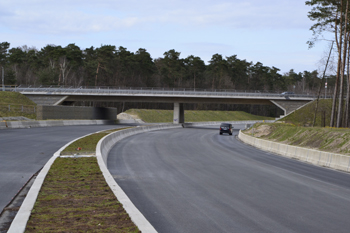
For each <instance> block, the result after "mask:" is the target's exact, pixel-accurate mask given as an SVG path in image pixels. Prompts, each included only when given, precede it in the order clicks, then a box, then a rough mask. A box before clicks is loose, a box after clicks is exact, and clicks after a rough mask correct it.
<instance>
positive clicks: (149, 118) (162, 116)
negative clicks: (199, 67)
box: [125, 109, 274, 123]
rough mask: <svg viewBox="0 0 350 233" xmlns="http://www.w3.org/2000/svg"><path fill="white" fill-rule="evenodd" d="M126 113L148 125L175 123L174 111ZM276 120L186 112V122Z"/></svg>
mask: <svg viewBox="0 0 350 233" xmlns="http://www.w3.org/2000/svg"><path fill="white" fill-rule="evenodd" d="M125 113H127V114H130V115H135V116H138V118H139V119H142V120H143V121H145V122H147V123H164V122H173V114H174V112H173V110H150V109H129V110H127V111H126V112H125ZM244 120H274V118H271V117H263V116H256V115H252V114H249V113H246V112H241V111H192V110H185V122H205V121H244Z"/></svg>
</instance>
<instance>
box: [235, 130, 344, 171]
mask: <svg viewBox="0 0 350 233" xmlns="http://www.w3.org/2000/svg"><path fill="white" fill-rule="evenodd" d="M238 138H239V139H240V140H241V141H243V142H245V143H247V144H249V145H252V146H254V147H258V146H257V145H256V140H259V141H266V142H269V141H268V140H263V139H257V138H255V137H252V136H250V135H247V134H244V133H242V131H241V130H240V131H239V134H238ZM278 144H281V143H278V142H271V147H270V148H266V149H264V150H265V151H270V152H274V153H276V154H279V155H281V156H285V157H289V158H295V159H298V160H300V161H304V162H308V163H311V164H313V165H316V166H322V167H328V168H332V169H337V170H340V171H344V172H349V166H350V156H346V155H342V154H336V153H330V152H325V151H319V150H313V149H308V148H303V147H298V146H292V145H285V146H284V144H283V147H282V148H284V149H285V150H286V148H287V150H288V151H293V150H294V152H295V153H294V156H293V155H292V154H290V155H288V153H286V152H285V151H282V150H280V149H281V146H279V147H278V148H279V149H278V150H276V149H273V146H272V145H275V146H276V145H278ZM281 145H282V144H281ZM260 149H262V148H260ZM298 152H299V153H300V155H299V153H298ZM305 153H306V154H305ZM321 158H323V159H321ZM334 158H336V159H334ZM344 160H345V161H344Z"/></svg>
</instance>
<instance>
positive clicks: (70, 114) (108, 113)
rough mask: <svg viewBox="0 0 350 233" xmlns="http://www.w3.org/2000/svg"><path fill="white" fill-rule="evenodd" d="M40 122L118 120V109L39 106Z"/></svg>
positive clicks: (37, 110)
mask: <svg viewBox="0 0 350 233" xmlns="http://www.w3.org/2000/svg"><path fill="white" fill-rule="evenodd" d="M36 116H37V119H38V120H48V119H85V120H95V119H99V120H116V119H117V109H116V108H97V107H74V106H49V105H38V106H37V108H36Z"/></svg>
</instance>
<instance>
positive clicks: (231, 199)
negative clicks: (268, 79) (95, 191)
mask: <svg viewBox="0 0 350 233" xmlns="http://www.w3.org/2000/svg"><path fill="white" fill-rule="evenodd" d="M237 132H238V131H235V134H237ZM108 168H109V170H110V172H111V173H112V175H113V176H114V178H115V180H116V181H117V182H118V183H119V185H120V186H121V187H122V188H123V190H124V191H125V192H126V194H127V195H128V196H129V197H130V199H131V200H132V201H133V203H134V204H135V205H136V207H137V208H138V209H139V210H140V211H141V212H142V213H143V214H144V216H145V217H146V218H147V219H148V220H149V221H150V223H151V224H152V225H153V226H154V227H155V228H156V230H157V231H158V232H160V233H163V232H164V233H175V232H181V233H185V232H191V233H195V232H201V233H202V232H230V233H232V232H259V233H261V232H278V233H281V232H308V233H310V232H317V233H320V232H327V233H329V232H337V233H338V232H349V229H350V221H349V216H350V175H349V174H346V173H342V172H338V171H333V170H330V169H325V168H320V167H316V166H312V165H309V164H305V163H301V162H299V161H296V160H291V159H287V158H283V157H281V156H277V155H274V154H270V153H265V152H262V151H260V150H257V149H255V148H253V147H251V146H248V145H246V144H244V143H242V142H240V141H238V140H237V139H236V137H235V135H233V136H228V135H219V131H218V129H217V128H213V129H209V128H185V129H172V130H163V131H154V132H148V133H143V134H139V135H135V136H132V137H128V138H126V139H124V140H122V141H120V142H119V143H118V144H117V145H116V146H115V147H114V148H113V149H112V151H111V152H110V155H109V158H108Z"/></svg>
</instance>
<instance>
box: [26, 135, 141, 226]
mask: <svg viewBox="0 0 350 233" xmlns="http://www.w3.org/2000/svg"><path fill="white" fill-rule="evenodd" d="M117 130H120V129H117ZM113 131H115V130H113ZM111 132H112V131H104V132H101V133H96V134H93V135H91V136H87V137H85V138H82V139H80V140H78V141H76V142H74V143H73V144H71V145H70V146H69V147H67V148H66V149H65V150H64V151H63V152H62V153H61V154H68V155H69V154H76V153H77V152H79V154H93V153H95V147H96V144H97V142H98V141H99V140H100V139H101V138H102V137H104V136H105V135H107V134H109V133H111ZM78 147H80V148H81V150H79V151H77V150H76V149H77V148H78ZM26 232H139V230H138V228H137V227H136V226H135V224H134V223H133V222H132V221H131V219H130V217H129V215H128V214H127V213H126V212H125V210H124V208H123V206H122V205H121V204H120V203H119V201H118V200H117V199H116V197H115V196H114V194H113V192H112V191H111V190H110V188H109V186H108V185H107V184H106V181H105V179H104V177H103V175H102V173H101V171H100V169H99V166H98V164H97V159H96V157H89V158H57V159H56V160H55V162H54V163H53V165H52V166H51V168H50V171H49V173H48V174H47V176H46V178H45V181H44V183H43V186H42V188H41V190H40V193H39V196H38V199H37V201H36V203H35V206H34V209H33V211H32V214H31V216H30V219H29V221H28V224H27V228H26Z"/></svg>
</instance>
